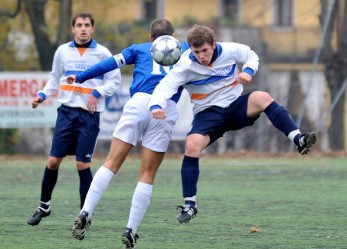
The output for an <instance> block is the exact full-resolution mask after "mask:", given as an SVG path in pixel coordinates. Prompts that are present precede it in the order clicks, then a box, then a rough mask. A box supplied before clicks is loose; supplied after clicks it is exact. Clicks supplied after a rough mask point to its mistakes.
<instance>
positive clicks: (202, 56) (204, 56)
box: [191, 42, 216, 66]
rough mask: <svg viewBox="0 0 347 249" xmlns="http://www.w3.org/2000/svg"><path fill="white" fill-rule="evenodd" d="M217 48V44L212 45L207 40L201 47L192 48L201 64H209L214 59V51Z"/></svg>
mask: <svg viewBox="0 0 347 249" xmlns="http://www.w3.org/2000/svg"><path fill="white" fill-rule="evenodd" d="M215 48H216V44H212V45H211V44H208V43H207V42H206V43H205V44H204V45H202V46H201V47H198V48H197V47H191V50H192V52H193V54H194V56H195V58H196V59H197V60H198V61H199V63H200V64H201V65H204V66H208V65H209V64H210V62H211V60H212V56H213V51H214V49H215Z"/></svg>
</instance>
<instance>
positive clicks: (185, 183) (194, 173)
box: [148, 25, 316, 223]
mask: <svg viewBox="0 0 347 249" xmlns="http://www.w3.org/2000/svg"><path fill="white" fill-rule="evenodd" d="M187 41H188V43H189V46H190V50H187V51H186V52H185V53H184V54H182V57H181V59H180V60H179V62H178V63H177V64H176V65H175V67H174V69H173V70H171V71H170V73H169V74H168V75H167V76H166V77H165V78H164V79H163V80H161V81H160V83H159V84H158V85H157V87H156V89H155V90H154V92H153V94H152V98H151V100H150V102H149V105H148V106H149V108H150V110H151V114H152V116H153V117H155V118H158V119H164V120H165V118H170V114H169V113H166V110H165V108H166V105H167V100H168V99H170V97H171V96H172V95H173V94H175V93H176V92H177V90H178V89H179V88H180V87H182V86H183V85H184V87H185V88H186V89H187V91H188V93H189V95H190V97H191V100H192V102H193V103H194V107H193V113H194V119H193V123H192V128H191V130H190V132H189V133H188V135H187V137H186V147H185V155H184V159H183V162H182V169H181V178H182V188H183V191H182V192H183V199H184V205H183V206H179V207H181V214H180V216H179V217H178V221H179V222H180V223H186V222H189V220H190V219H191V218H193V217H194V216H195V215H196V214H197V212H198V209H197V205H196V194H197V183H198V179H199V158H200V156H201V152H202V150H203V149H204V148H206V147H207V146H209V145H210V144H212V143H213V142H215V141H216V140H217V139H218V138H220V137H222V136H223V134H224V133H225V132H227V131H230V130H239V129H242V128H244V127H246V126H252V125H253V123H254V122H255V121H256V120H257V119H258V118H259V116H260V114H261V113H263V112H264V113H265V114H266V115H267V117H268V119H269V120H270V121H271V122H272V124H273V125H274V126H275V127H276V128H277V129H279V130H280V131H282V132H283V133H284V134H285V135H286V136H287V137H288V138H289V139H291V140H292V141H293V142H294V144H295V145H296V147H297V149H298V151H299V153H300V154H302V155H303V154H307V153H308V151H309V149H310V147H311V146H312V145H313V144H314V143H315V142H316V134H315V132H308V133H306V134H301V132H300V130H299V128H298V127H297V125H296V124H295V122H294V120H293V119H292V118H291V116H290V115H289V113H288V111H287V110H286V109H285V108H284V107H283V106H280V105H279V104H278V103H277V102H276V101H274V99H273V98H272V97H271V96H270V94H269V93H267V92H262V91H254V92H251V93H248V94H244V95H242V92H243V85H246V84H249V83H250V82H251V80H252V77H253V75H254V74H255V73H256V71H257V69H258V64H259V59H258V56H257V54H256V53H255V52H254V51H253V50H251V49H250V48H249V47H248V46H246V45H243V44H239V43H232V42H224V43H223V42H216V41H215V36H214V32H213V30H211V29H210V28H208V27H206V26H200V25H195V26H194V27H193V28H192V29H191V30H190V31H189V33H188V36H187Z"/></svg>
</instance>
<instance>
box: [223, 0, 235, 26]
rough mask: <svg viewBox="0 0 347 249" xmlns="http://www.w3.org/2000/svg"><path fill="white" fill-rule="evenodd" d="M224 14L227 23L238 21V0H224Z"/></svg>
mask: <svg viewBox="0 0 347 249" xmlns="http://www.w3.org/2000/svg"><path fill="white" fill-rule="evenodd" d="M222 15H223V22H224V24H225V25H233V24H236V23H237V20H238V19H237V16H238V0H222Z"/></svg>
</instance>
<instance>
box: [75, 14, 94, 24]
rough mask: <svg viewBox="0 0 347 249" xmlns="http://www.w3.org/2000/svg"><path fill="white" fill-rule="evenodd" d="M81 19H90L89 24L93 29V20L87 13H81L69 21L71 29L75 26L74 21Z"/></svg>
mask: <svg viewBox="0 0 347 249" xmlns="http://www.w3.org/2000/svg"><path fill="white" fill-rule="evenodd" d="M79 17H80V18H83V19H86V18H89V19H90V22H91V24H92V27H94V19H93V16H92V14H90V13H88V12H81V13H77V14H76V15H75V16H74V17H73V18H72V20H71V25H72V27H75V24H76V19H77V18H79Z"/></svg>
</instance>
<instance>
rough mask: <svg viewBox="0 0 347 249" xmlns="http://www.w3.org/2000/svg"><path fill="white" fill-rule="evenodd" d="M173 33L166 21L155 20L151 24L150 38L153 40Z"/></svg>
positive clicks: (170, 24) (171, 27)
mask: <svg viewBox="0 0 347 249" xmlns="http://www.w3.org/2000/svg"><path fill="white" fill-rule="evenodd" d="M174 32H175V30H174V27H173V25H172V23H171V22H170V21H168V20H166V19H155V20H154V21H153V22H152V23H151V36H152V38H153V40H155V38H158V37H159V36H162V35H173V33H174Z"/></svg>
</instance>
